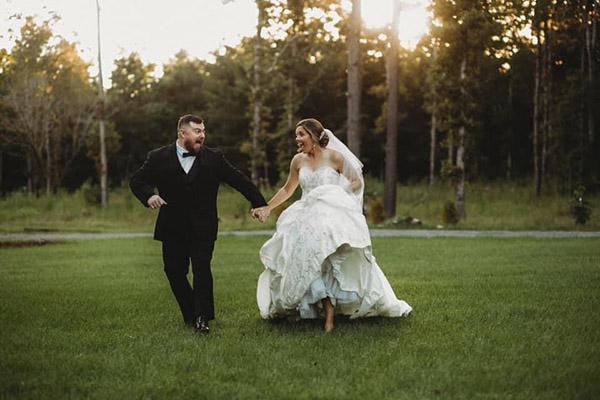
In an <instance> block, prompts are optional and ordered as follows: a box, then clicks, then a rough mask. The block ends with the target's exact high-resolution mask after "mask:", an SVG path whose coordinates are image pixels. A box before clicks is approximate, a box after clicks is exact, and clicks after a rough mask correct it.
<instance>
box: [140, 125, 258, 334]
mask: <svg viewBox="0 0 600 400" xmlns="http://www.w3.org/2000/svg"><path fill="white" fill-rule="evenodd" d="M205 137H206V131H205V128H204V122H203V120H202V119H201V118H199V117H197V116H194V115H184V116H182V117H181V118H179V122H178V123H177V141H176V142H175V143H172V144H170V145H167V146H165V147H161V148H159V149H155V150H152V151H151V152H149V153H148V156H147V158H146V161H145V162H144V164H143V165H142V166H141V168H140V169H139V170H137V171H136V172H135V173H134V174H133V176H132V178H131V182H130V184H129V185H130V187H131V191H132V192H133V194H134V195H135V196H136V197H137V198H138V199H139V200H140V201H141V202H142V204H143V205H144V206H146V207H150V208H152V209H160V211H159V212H158V218H157V220H156V227H155V229H154V239H156V240H159V241H161V242H162V257H163V263H164V270H165V274H166V275H167V278H168V280H169V283H170V285H171V290H172V291H173V294H174V295H175V299H176V300H177V303H178V304H179V308H180V309H181V313H182V315H183V320H184V321H185V323H186V324H187V325H189V326H192V327H194V328H195V329H196V331H197V332H199V333H208V332H209V331H210V328H209V321H210V320H212V319H214V318H215V311H214V300H213V281H212V273H211V270H210V261H211V259H212V253H213V248H214V243H215V240H216V238H217V227H218V218H217V192H218V190H219V184H220V183H221V182H225V183H227V184H229V185H230V186H232V187H233V188H234V189H236V190H237V191H238V192H240V193H241V194H243V195H244V196H245V197H246V198H247V199H248V200H249V201H250V202H251V203H252V206H253V207H254V208H256V207H261V206H264V205H266V204H267V203H266V202H265V199H264V197H263V196H262V195H261V194H260V192H259V191H258V189H257V188H256V186H254V185H253V184H252V182H251V181H250V180H249V179H248V178H247V177H246V176H244V175H243V174H242V173H241V172H240V171H238V170H237V169H236V168H235V167H233V166H232V165H231V164H230V163H229V162H228V161H227V159H225V157H224V156H223V154H222V153H221V152H220V151H219V150H217V149H213V148H209V147H205V146H204V139H205ZM155 188H156V189H158V194H155V192H154V189H155ZM190 260H191V262H192V272H193V288H192V287H191V286H190V284H189V282H188V280H187V274H188V269H189V263H190Z"/></svg>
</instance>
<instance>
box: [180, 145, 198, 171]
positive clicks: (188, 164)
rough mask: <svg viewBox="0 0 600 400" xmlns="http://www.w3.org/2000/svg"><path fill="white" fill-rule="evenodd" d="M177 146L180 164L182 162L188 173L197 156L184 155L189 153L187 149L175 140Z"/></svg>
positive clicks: (182, 166)
mask: <svg viewBox="0 0 600 400" xmlns="http://www.w3.org/2000/svg"><path fill="white" fill-rule="evenodd" d="M175 147H177V158H179V164H181V168H183V170H184V171H185V173H186V174H187V173H188V172H190V169H191V168H192V165H193V164H194V160H196V156H188V157H184V156H183V153H188V151H187V150H186V149H184V148H183V147H181V146H180V145H179V142H175Z"/></svg>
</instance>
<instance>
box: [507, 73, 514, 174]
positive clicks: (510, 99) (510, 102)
mask: <svg viewBox="0 0 600 400" xmlns="http://www.w3.org/2000/svg"><path fill="white" fill-rule="evenodd" d="M508 79H509V81H508V131H507V134H506V136H507V141H508V143H507V145H506V147H507V156H506V180H507V181H510V180H511V179H512V141H513V129H514V128H513V124H514V122H515V119H514V107H513V79H512V76H511V75H509V77H508Z"/></svg>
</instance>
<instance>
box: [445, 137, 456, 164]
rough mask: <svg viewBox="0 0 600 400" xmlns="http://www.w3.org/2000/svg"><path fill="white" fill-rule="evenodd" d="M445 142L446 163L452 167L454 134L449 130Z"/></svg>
mask: <svg viewBox="0 0 600 400" xmlns="http://www.w3.org/2000/svg"><path fill="white" fill-rule="evenodd" d="M446 142H447V144H448V162H449V163H450V165H454V133H453V132H452V131H451V130H449V131H448V138H447V140H446Z"/></svg>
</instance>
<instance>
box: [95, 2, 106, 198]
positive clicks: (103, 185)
mask: <svg viewBox="0 0 600 400" xmlns="http://www.w3.org/2000/svg"><path fill="white" fill-rule="evenodd" d="M96 12H97V19H98V97H99V115H98V116H99V118H98V124H99V131H100V194H101V204H102V208H106V207H107V206H108V163H107V159H106V139H105V138H106V132H105V126H104V115H105V109H106V96H105V94H104V82H103V79H102V51H101V47H100V0H96Z"/></svg>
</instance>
